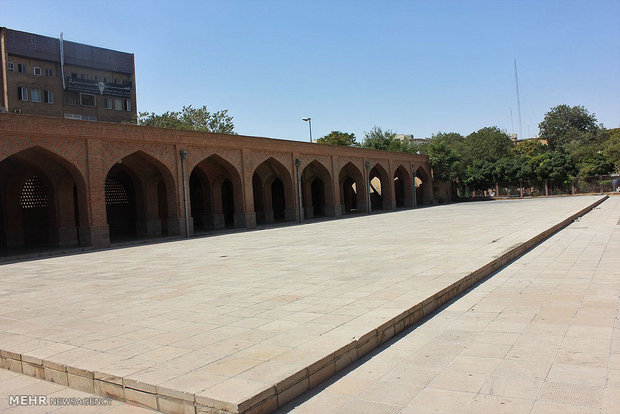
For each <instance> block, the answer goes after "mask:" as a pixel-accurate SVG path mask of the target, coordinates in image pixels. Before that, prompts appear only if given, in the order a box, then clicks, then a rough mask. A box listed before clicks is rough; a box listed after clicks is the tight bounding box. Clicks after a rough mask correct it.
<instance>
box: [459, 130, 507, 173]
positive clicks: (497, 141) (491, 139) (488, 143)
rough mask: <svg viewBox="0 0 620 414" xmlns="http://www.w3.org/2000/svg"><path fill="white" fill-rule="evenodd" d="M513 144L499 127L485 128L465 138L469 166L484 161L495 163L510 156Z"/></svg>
mask: <svg viewBox="0 0 620 414" xmlns="http://www.w3.org/2000/svg"><path fill="white" fill-rule="evenodd" d="M512 147H513V142H512V140H511V139H510V137H509V136H508V134H506V133H505V132H502V131H501V130H500V129H499V128H498V127H495V126H494V127H485V128H482V129H479V130H478V131H476V132H472V133H471V134H469V135H468V136H467V137H466V138H465V154H466V160H467V161H468V164H471V163H473V162H474V161H476V160H478V161H480V160H484V161H488V162H491V163H493V162H495V161H497V160H499V159H500V158H503V157H507V156H509V155H510V151H511V149H512Z"/></svg>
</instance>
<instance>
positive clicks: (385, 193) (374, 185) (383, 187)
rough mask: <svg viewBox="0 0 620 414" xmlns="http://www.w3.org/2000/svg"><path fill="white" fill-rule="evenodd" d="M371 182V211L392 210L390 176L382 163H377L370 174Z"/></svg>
mask: <svg viewBox="0 0 620 414" xmlns="http://www.w3.org/2000/svg"><path fill="white" fill-rule="evenodd" d="M368 180H369V181H370V185H369V187H370V206H371V210H372V211H375V210H388V209H391V208H392V185H390V175H389V174H388V172H387V171H386V170H385V168H383V166H382V165H381V164H380V163H376V164H375V165H374V166H373V167H372V168H371V169H370V171H369V172H368Z"/></svg>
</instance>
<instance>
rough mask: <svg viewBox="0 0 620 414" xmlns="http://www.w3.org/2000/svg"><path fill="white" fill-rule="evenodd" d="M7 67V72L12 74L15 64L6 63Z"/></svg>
mask: <svg viewBox="0 0 620 414" xmlns="http://www.w3.org/2000/svg"><path fill="white" fill-rule="evenodd" d="M7 66H8V69H9V71H11V72H13V71H14V70H15V63H13V62H8V65H7Z"/></svg>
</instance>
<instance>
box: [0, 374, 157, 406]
mask: <svg viewBox="0 0 620 414" xmlns="http://www.w3.org/2000/svg"><path fill="white" fill-rule="evenodd" d="M10 395H36V396H45V397H46V398H81V399H84V398H101V397H100V396H98V395H94V394H89V393H85V392H82V391H78V390H75V389H72V388H68V387H66V386H63V385H58V384H54V383H51V382H48V381H44V380H41V379H37V378H33V377H30V376H27V375H24V374H18V373H15V372H13V371H8V370H5V369H1V368H0V412H2V413H7V414H9V413H10V414H13V413H15V414H18V413H24V414H30V413H54V414H61V413H62V414H71V413H74V414H81V413H84V414H104V413H105V414H114V413H127V414H148V413H154V412H155V411H153V410H150V409H147V408H143V407H138V406H135V405H132V404H128V403H123V402H119V401H115V400H111V401H110V402H109V405H108V404H106V405H99V406H86V405H79V406H78V405H73V406H71V405H64V406H60V405H50V404H49V403H48V404H46V405H40V406H16V405H10V404H9V396H10Z"/></svg>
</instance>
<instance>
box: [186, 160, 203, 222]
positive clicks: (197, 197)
mask: <svg viewBox="0 0 620 414" xmlns="http://www.w3.org/2000/svg"><path fill="white" fill-rule="evenodd" d="M204 196H205V195H204V192H203V189H202V182H201V180H200V178H199V177H198V176H197V174H196V172H195V171H194V172H192V174H191V175H190V176H189V201H190V205H191V209H192V217H193V219H194V231H201V230H205V228H206V223H205V220H204V218H205V207H204V206H205V199H204Z"/></svg>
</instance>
